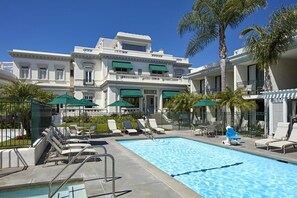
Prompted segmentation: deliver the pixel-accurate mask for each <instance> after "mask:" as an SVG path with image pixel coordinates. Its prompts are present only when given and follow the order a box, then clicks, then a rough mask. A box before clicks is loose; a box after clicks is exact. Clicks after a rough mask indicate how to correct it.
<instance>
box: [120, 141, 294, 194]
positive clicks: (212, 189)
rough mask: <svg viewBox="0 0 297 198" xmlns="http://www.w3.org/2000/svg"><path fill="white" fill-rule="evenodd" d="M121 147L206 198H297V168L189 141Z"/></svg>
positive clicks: (129, 143) (152, 142) (126, 144)
mask: <svg viewBox="0 0 297 198" xmlns="http://www.w3.org/2000/svg"><path fill="white" fill-rule="evenodd" d="M118 142H119V143H120V144H121V145H123V146H125V147H126V148H128V149H129V150H131V151H133V152H134V153H136V154H137V155H139V156H140V157H142V158H143V159H145V160H147V161H149V162H150V163H151V164H153V165H155V166H156V167H158V168H159V169H161V170H162V171H164V172H165V173H167V174H168V175H171V176H172V177H173V178H175V179H176V180H178V181H180V182H182V183H183V184H185V185H186V186H188V187H189V188H191V189H192V190H194V191H195V192H197V193H198V194H200V195H202V196H204V197H253V198H254V197H286V198H288V197H297V166H296V165H293V164H289V163H284V162H279V161H277V160H273V159H268V158H264V157H259V156H256V155H251V154H248V153H244V152H239V151H234V150H231V149H226V148H222V147H219V146H213V145H209V144H205V143H201V142H197V141H194V140H189V139H185V138H162V139H156V140H155V141H152V140H149V139H147V140H123V141H118Z"/></svg>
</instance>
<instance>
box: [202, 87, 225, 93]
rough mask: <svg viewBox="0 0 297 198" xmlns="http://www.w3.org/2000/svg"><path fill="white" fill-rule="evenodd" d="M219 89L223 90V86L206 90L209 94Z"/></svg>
mask: <svg viewBox="0 0 297 198" xmlns="http://www.w3.org/2000/svg"><path fill="white" fill-rule="evenodd" d="M219 91H221V88H220V87H217V88H212V89H207V90H206V93H207V94H214V93H217V92H219Z"/></svg>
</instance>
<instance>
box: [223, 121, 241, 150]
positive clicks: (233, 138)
mask: <svg viewBox="0 0 297 198" xmlns="http://www.w3.org/2000/svg"><path fill="white" fill-rule="evenodd" d="M226 129H227V131H226V138H227V140H224V141H223V144H227V145H231V144H232V143H235V144H240V142H239V141H238V140H240V139H241V138H240V137H238V136H237V134H238V132H236V131H235V130H234V129H233V128H232V127H230V126H227V127H226Z"/></svg>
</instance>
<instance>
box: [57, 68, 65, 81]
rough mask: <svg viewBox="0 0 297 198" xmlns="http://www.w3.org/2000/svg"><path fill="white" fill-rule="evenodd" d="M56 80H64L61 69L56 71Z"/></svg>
mask: <svg viewBox="0 0 297 198" xmlns="http://www.w3.org/2000/svg"><path fill="white" fill-rule="evenodd" d="M56 80H64V70H63V69H57V70H56Z"/></svg>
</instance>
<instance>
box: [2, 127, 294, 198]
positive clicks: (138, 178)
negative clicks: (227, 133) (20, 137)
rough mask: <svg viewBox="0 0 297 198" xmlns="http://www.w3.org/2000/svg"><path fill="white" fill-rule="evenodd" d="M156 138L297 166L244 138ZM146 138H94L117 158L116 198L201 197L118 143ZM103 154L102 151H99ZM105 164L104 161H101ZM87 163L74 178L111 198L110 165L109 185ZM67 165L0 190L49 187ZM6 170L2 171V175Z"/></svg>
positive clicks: (13, 178) (6, 179)
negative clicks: (230, 142) (230, 141)
mask: <svg viewBox="0 0 297 198" xmlns="http://www.w3.org/2000/svg"><path fill="white" fill-rule="evenodd" d="M155 136H156V137H174V136H178V137H185V138H190V139H193V140H198V141H202V142H205V143H210V144H214V145H219V146H223V147H226V148H230V149H234V150H240V151H244V152H250V153H253V154H256V155H261V156H265V157H270V158H275V159H278V160H282V161H287V162H291V163H296V164H297V148H292V149H287V153H286V154H282V151H280V150H273V151H267V150H266V148H255V146H254V141H255V139H252V138H247V137H244V138H242V141H243V142H244V143H243V144H242V145H239V146H226V145H223V144H222V140H224V139H225V137H224V136H218V137H205V136H194V135H193V134H192V132H191V131H168V132H167V134H166V135H155ZM140 138H146V137H145V136H144V135H136V136H129V135H123V136H119V137H105V138H93V139H92V144H94V145H104V146H105V147H106V148H107V152H108V153H109V154H112V155H113V156H114V158H115V176H116V185H115V187H116V195H117V196H118V197H129V198H130V197H154V198H158V197H160V198H161V197H162V198H167V197H168V198H178V197H191V198H194V197H200V196H199V195H198V194H197V193H195V192H194V191H192V190H191V189H189V188H187V187H186V186H184V185H183V184H181V183H180V182H178V181H176V180H175V179H173V178H172V177H171V176H169V175H167V174H165V173H163V172H162V171H160V170H159V169H157V168H156V167H155V166H153V165H152V164H150V163H148V162H146V161H145V160H143V159H142V158H140V157H138V156H137V155H136V154H134V153H132V152H131V151H129V150H128V149H126V148H124V147H123V146H121V145H120V144H118V143H117V142H116V140H120V139H140ZM96 149H98V151H99V152H100V153H102V152H101V151H102V150H100V148H96ZM101 159H102V160H103V161H104V159H103V158H101ZM103 161H100V162H88V163H86V164H85V165H84V166H83V167H82V168H81V169H80V170H79V171H78V172H77V173H76V174H75V175H74V178H81V179H83V180H84V183H85V187H86V191H87V195H88V197H92V198H93V197H111V189H112V188H111V186H112V182H111V181H110V177H111V166H110V165H111V164H110V160H108V179H109V180H108V182H105V181H104V166H103V165H104V162H103ZM78 165H79V164H73V165H71V166H69V167H68V169H66V170H65V173H63V174H62V175H61V177H60V178H59V179H63V178H66V177H67V176H68V175H69V174H70V173H71V172H72V171H73V170H74V169H75V168H76V167H77V166H78ZM64 166H65V165H64V164H60V165H54V164H52V163H48V164H46V165H45V166H43V165H37V166H32V167H29V168H28V169H27V170H25V171H20V172H15V173H12V174H9V175H7V176H2V177H1V180H0V189H7V188H9V186H15V185H33V184H34V183H48V181H49V180H51V178H53V177H54V176H55V174H56V173H57V172H58V170H61V169H62V168H63V167H64ZM2 171H3V170H1V169H0V175H1V172H2Z"/></svg>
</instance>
